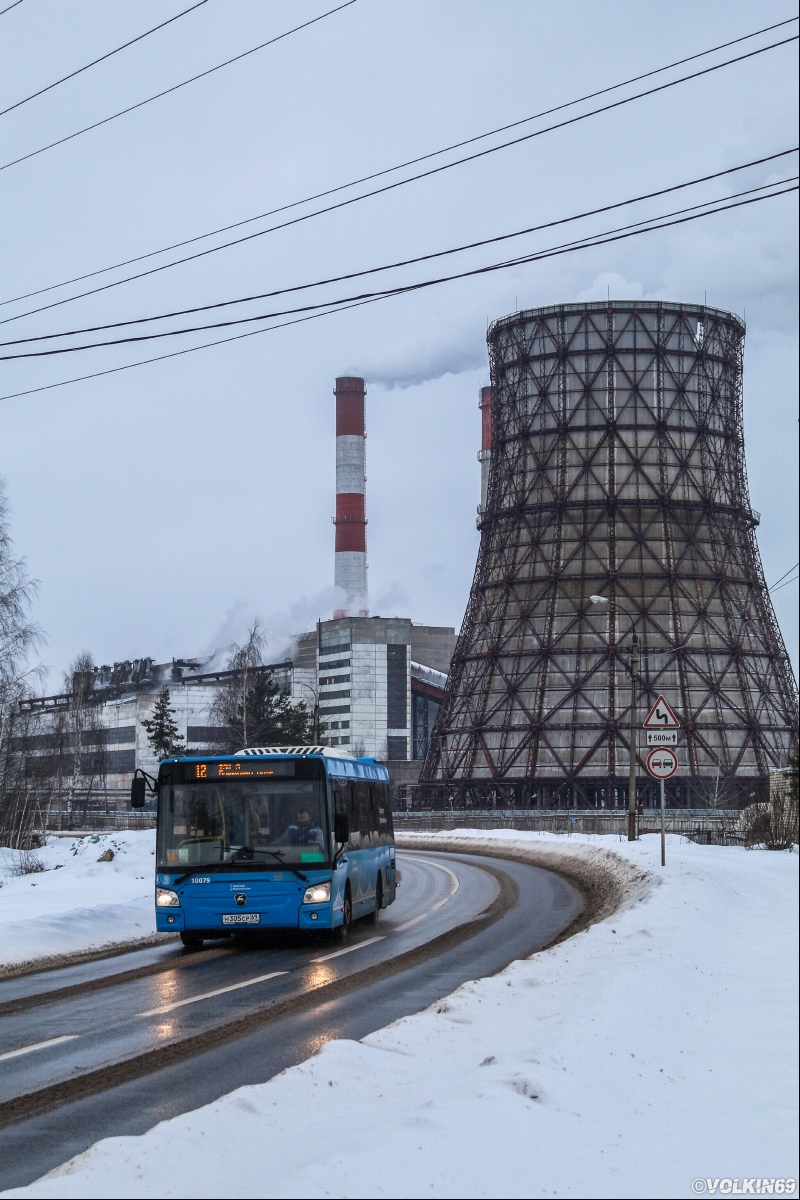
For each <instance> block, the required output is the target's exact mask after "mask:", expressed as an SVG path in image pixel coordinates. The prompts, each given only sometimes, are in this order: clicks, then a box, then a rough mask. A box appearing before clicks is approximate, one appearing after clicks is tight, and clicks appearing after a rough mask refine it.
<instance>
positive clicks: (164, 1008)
mask: <svg viewBox="0 0 800 1200" xmlns="http://www.w3.org/2000/svg"><path fill="white" fill-rule="evenodd" d="M288 974H289V972H288V971H271V972H270V973H269V975H257V976H256V977H255V979H245V980H244V981H243V982H242V983H231V984H229V985H228V986H227V987H222V988H216V989H215V990H214V991H213V992H203V994H202V996H189V997H187V999H186V1000H173V1002H172V1003H171V1004H162V1005H160V1007H159V1008H149V1009H148V1010H147V1012H140V1013H137V1014H136V1015H137V1017H157V1016H158V1015H159V1014H160V1013H167V1012H172V1010H173V1008H182V1007H183V1005H184V1004H196V1003H197V1001H198V1000H210V999H211V997H212V996H222V995H224V993H225V992H235V991H237V990H238V989H239V988H245V987H252V986H253V984H254V983H265V982H266V981H267V980H268V979H276V978H277V977H278V975H288Z"/></svg>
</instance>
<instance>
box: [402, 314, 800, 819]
mask: <svg viewBox="0 0 800 1200" xmlns="http://www.w3.org/2000/svg"><path fill="white" fill-rule="evenodd" d="M744 333H745V330H744V324H743V322H742V321H741V320H740V319H739V318H738V317H736V316H733V315H732V314H730V313H726V312H720V311H718V310H716V309H710V308H707V307H705V306H702V307H701V306H693V305H688V304H666V303H664V304H662V303H659V302H655V301H654V302H630V303H629V302H620V301H613V302H608V303H592V304H567V305H558V306H554V307H549V308H539V309H532V310H529V311H525V312H520V313H517V314H515V315H513V316H510V317H505V318H503V319H502V320H499V321H496V322H495V323H494V324H493V325H492V326H491V327H490V330H489V333H488V335H487V340H488V343H489V350H490V358H491V398H492V409H491V412H492V427H491V439H490V443H489V444H490V445H491V467H490V472H489V479H488V489H487V496H486V499H485V509H484V511H483V513H482V518H481V520H480V521H479V526H480V528H481V545H480V550H479V553H478V562H477V566H476V570H475V577H474V581H473V585H472V590H471V593H470V597H469V603H468V606H467V611H466V614H465V617H464V622H463V626H462V629H461V634H460V637H459V640H458V644H457V646H456V651H455V655H454V658H453V663H452V668H451V672H450V676H449V680H448V684H447V689H446V692H445V696H444V700H443V703H442V707H441V710H440V713H439V717H438V720H437V723H436V727H435V730H434V734H433V736H432V738H431V742H430V749H429V752H428V755H427V758H426V760H425V764H424V768H423V772H422V775H421V787H420V789H419V790H418V792H417V799H418V801H419V802H422V803H431V804H434V805H436V804H439V803H445V804H448V805H449V804H453V805H454V806H457V807H460V806H464V805H466V806H470V805H479V806H481V807H482V806H484V805H486V804H496V803H497V804H511V805H515V806H521V807H528V806H537V805H544V806H553V807H559V808H563V807H569V806H572V805H576V806H592V807H619V806H626V805H627V802H628V773H629V763H630V757H629V755H630V737H629V726H630V720H631V712H630V703H631V700H630V696H631V687H630V674H629V663H630V648H631V644H632V635H633V633H634V632H635V633H636V635H637V636H638V643H639V649H640V652H641V659H640V682H639V688H640V693H639V698H638V703H637V707H636V710H635V716H636V722H637V725H641V721H642V720H643V719H644V717H645V715H646V714H647V712H648V710H649V708H650V706H651V704H652V703H653V702H654V701H655V700H656V699H657V698H658V696H659V695H661V694H663V695H664V696H665V697H666V699H667V700H668V702H669V703H670V705H671V706H672V707H673V709H674V710H675V711H676V713H677V714H678V716H679V717H680V719H681V721H682V726H681V734H680V740H679V744H678V759H679V763H680V768H679V772H678V774H677V775H676V776H675V777H674V778H673V779H672V780H671V781H670V783H669V784H668V785H667V790H668V798H669V802H670V803H672V804H677V805H681V806H687V807H698V806H706V805H709V804H717V805H719V806H720V807H723V806H724V807H729V806H731V805H738V804H742V803H746V802H747V800H748V799H749V797H750V796H752V795H753V794H754V793H755V792H757V790H758V789H759V788H760V787H761V786H762V785H763V784H764V782H765V781H766V778H767V776H768V773H769V770H770V769H771V768H774V767H780V766H785V765H786V764H787V760H788V757H789V755H790V753H794V752H796V746H797V688H796V684H795V681H794V677H793V675H792V671H791V667H790V665H789V661H788V658H787V655H786V650H785V647H784V645H783V641H782V638H781V634H780V631H779V629H778V626H777V623H776V620H775V616H774V613H773V610H772V605H771V602H770V598H769V594H768V591H767V588H766V585H765V581H764V576H763V572H762V567H761V561H760V557H759V553H758V547H757V545H756V540H755V529H756V526H757V525H758V521H759V517H758V514H757V513H755V512H754V511H753V510H752V509H751V507H750V501H749V496H748V486H747V474H746V469H745V458H744V442H743V429H742V351H743V344H744ZM484 446H486V438H484ZM592 595H595V596H598V595H599V596H601V597H602V600H601V601H600V602H596V603H592V601H591V600H590V597H591V596H592ZM643 742H644V738H643V737H641V738H640V748H639V752H638V757H637V770H636V775H637V793H638V796H637V798H638V799H639V800H640V801H644V802H645V803H648V802H651V801H652V799H653V798H654V795H655V786H653V781H651V780H649V777H648V775H647V773H646V770H645V761H644V760H645V756H646V750H645V749H644V747H643V745H642V743H643Z"/></svg>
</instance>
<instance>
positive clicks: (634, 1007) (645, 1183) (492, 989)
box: [3, 830, 798, 1197]
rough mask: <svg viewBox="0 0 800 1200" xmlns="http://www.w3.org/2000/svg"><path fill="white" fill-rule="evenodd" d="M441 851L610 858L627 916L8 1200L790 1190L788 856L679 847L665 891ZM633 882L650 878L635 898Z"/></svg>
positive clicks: (792, 985) (543, 841)
mask: <svg viewBox="0 0 800 1200" xmlns="http://www.w3.org/2000/svg"><path fill="white" fill-rule="evenodd" d="M410 836H411V835H408V837H407V838H406V839H404V842H406V844H407V842H408V840H409V838H410ZM418 844H422V845H427V846H430V845H431V844H432V840H431V839H430V837H425V838H420V839H418ZM441 845H442V847H443V848H444V847H445V846H446V847H456V846H462V847H464V848H467V847H469V846H472V847H479V846H481V847H483V848H486V849H491V848H492V847H493V848H495V850H497V851H500V852H501V853H502V852H503V849H504V848H505V849H507V850H513V852H514V853H515V854H519V855H524V854H526V853H529V852H533V853H541V852H542V851H543V850H547V851H549V852H551V853H552V854H555V855H559V856H563V857H565V858H570V859H572V860H575V859H578V860H581V861H583V862H584V863H586V862H589V863H591V862H595V863H597V862H599V861H600V860H601V859H603V860H605V861H606V862H608V861H609V859H611V860H614V856H617V857H616V861H619V860H622V875H623V877H624V878H626V879H627V892H628V895H627V899H626V901H625V902H624V904H623V906H622V908H620V909H619V910H618V911H616V912H614V913H613V914H612V915H611V916H609V917H607V918H606V919H604V920H603V921H601V922H599V923H597V924H595V925H593V926H592V927H591V928H589V929H588V930H586V931H585V932H583V933H581V934H578V935H577V936H576V937H574V938H572V939H570V940H567V941H565V942H563V943H561V944H560V945H558V946H556V947H554V948H553V949H551V950H548V951H545V952H543V953H541V954H537V955H535V956H534V957H533V958H531V959H529V960H527V961H523V962H516V963H513V964H512V965H511V966H510V967H509V968H508V969H507V970H506V971H504V972H502V974H500V975H497V976H495V977H494V978H491V979H485V980H479V981H477V982H474V983H468V984H466V985H465V986H463V987H461V988H459V990H458V991H457V992H455V993H454V994H453V995H452V996H449V997H448V998H447V999H445V1000H443V1001H441V1002H440V1003H438V1004H436V1005H434V1006H433V1007H432V1008H430V1009H428V1010H427V1011H426V1012H424V1013H421V1014H418V1015H417V1016H413V1017H408V1018H406V1019H404V1020H401V1021H398V1022H396V1023H395V1024H394V1025H391V1026H389V1027H388V1028H386V1029H382V1030H380V1031H379V1032H377V1033H375V1034H373V1035H371V1036H370V1037H367V1038H365V1039H364V1041H363V1042H344V1041H340V1042H331V1043H329V1044H328V1045H326V1046H325V1047H324V1048H323V1050H322V1051H321V1053H320V1054H318V1055H317V1056H316V1057H315V1058H313V1059H311V1060H310V1061H308V1062H307V1063H304V1064H303V1065H301V1066H299V1067H295V1068H292V1069H291V1070H288V1071H286V1072H284V1073H283V1074H282V1075H280V1076H278V1077H277V1078H275V1079H273V1080H272V1081H270V1082H269V1083H267V1084H263V1085H260V1086H257V1087H245V1088H241V1089H239V1090H237V1091H235V1092H233V1093H231V1094H230V1095H228V1096H225V1097H223V1098H222V1099H221V1100H219V1101H217V1102H216V1103H214V1104H211V1105H208V1106H207V1107H205V1108H202V1109H199V1110H197V1111H196V1112H192V1113H188V1114H186V1115H184V1116H182V1117H178V1118H176V1119H174V1120H172V1121H169V1122H165V1123H163V1124H161V1125H158V1126H156V1127H155V1128H154V1129H152V1130H151V1131H150V1132H149V1133H147V1134H145V1135H144V1136H142V1137H136V1138H113V1139H108V1140H106V1141H103V1142H99V1143H98V1144H97V1145H95V1146H94V1147H92V1148H91V1149H90V1150H88V1151H87V1152H86V1153H85V1154H82V1155H80V1156H79V1157H77V1158H75V1159H74V1160H72V1162H70V1163H67V1164H66V1165H65V1166H63V1167H61V1168H59V1169H58V1170H57V1171H54V1172H51V1173H50V1174H49V1175H47V1176H46V1177H44V1179H42V1180H40V1181H39V1182H37V1183H35V1184H33V1185H31V1186H30V1187H27V1188H21V1189H16V1190H14V1191H10V1192H5V1193H3V1195H4V1196H31V1197H33V1196H36V1197H48V1196H52V1197H56V1196H57V1197H151V1196H153V1197H178V1196H182V1197H268V1196H281V1197H306V1196H345V1197H376V1196H393V1197H423V1196H425V1197H479V1196H488V1197H529V1196H530V1197H539V1196H579V1197H629V1196H630V1197H683V1196H691V1195H697V1194H701V1193H702V1192H704V1191H708V1192H709V1194H725V1193H726V1192H728V1193H730V1191H731V1190H732V1189H733V1187H734V1185H733V1184H730V1185H729V1186H728V1185H726V1184H724V1183H723V1184H720V1182H719V1181H721V1180H735V1179H737V1177H738V1180H739V1185H738V1189H739V1190H741V1188H742V1186H743V1185H744V1181H745V1180H752V1179H757V1180H758V1179H771V1178H787V1177H789V1178H792V1179H793V1180H794V1181H795V1184H796V1180H797V1174H798V1169H797V1168H798V1162H797V1133H796V1131H797V1115H798V1114H797V1106H796V1100H795V1085H796V1072H797V1024H796V988H797V961H798V960H797V931H796V902H797V882H798V857H797V855H796V854H785V853H784V854H778V853H769V852H767V851H761V850H753V851H745V850H739V849H723V848H717V847H701V846H696V845H693V844H691V843H685V842H682V841H681V840H680V839H679V838H678V837H669V838H668V841H667V864H668V865H667V867H666V869H665V870H663V871H662V868H661V866H660V863H659V842H658V838H656V837H645V838H643V839H642V840H641V842H638V843H634V844H633V845H631V846H629V845H628V844H627V843H620V842H617V841H616V840H612V839H610V838H599V837H571V838H556V837H553V836H551V835H547V834H524V833H514V832H510V831H509V832H506V831H503V832H498V833H486V832H484V831H477V830H472V831H470V830H467V831H461V832H459V833H457V834H450V833H448V834H446V835H441ZM600 847H602V849H601V848H600ZM101 865H102V864H101ZM631 866H633V867H635V868H637V869H639V870H642V871H644V872H645V878H644V881H643V882H642V883H639V884H638V885H636V886H631V884H630V881H631V878H632V875H633V872H632V871H631ZM715 1180H716V1181H717V1184H716V1187H715V1183H714V1181H715ZM693 1181H700V1182H694V1183H693ZM704 1181H709V1182H708V1183H706V1182H704ZM747 1190H748V1191H749V1190H750V1189H747ZM787 1194H792V1192H791V1191H789V1192H788V1193H787Z"/></svg>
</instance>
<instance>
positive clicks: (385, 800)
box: [379, 783, 394, 841]
mask: <svg viewBox="0 0 800 1200" xmlns="http://www.w3.org/2000/svg"><path fill="white" fill-rule="evenodd" d="M379 788H380V812H381V817H380V819H381V832H382V834H383V836H384V837H386V838H388V840H389V841H394V822H393V820H392V793H391V788H390V785H389V784H388V783H382V784H380V785H379Z"/></svg>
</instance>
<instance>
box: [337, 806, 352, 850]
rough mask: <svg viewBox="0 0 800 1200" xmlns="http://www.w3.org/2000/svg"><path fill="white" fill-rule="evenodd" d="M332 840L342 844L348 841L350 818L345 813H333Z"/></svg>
mask: <svg viewBox="0 0 800 1200" xmlns="http://www.w3.org/2000/svg"><path fill="white" fill-rule="evenodd" d="M333 840H334V841H335V842H341V843H342V844H343V843H344V842H349V841H350V818H349V817H348V815H347V813H339V812H337V813H334V814H333Z"/></svg>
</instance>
